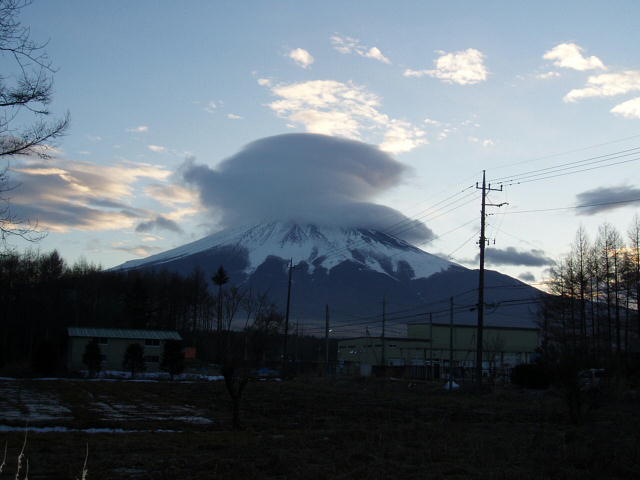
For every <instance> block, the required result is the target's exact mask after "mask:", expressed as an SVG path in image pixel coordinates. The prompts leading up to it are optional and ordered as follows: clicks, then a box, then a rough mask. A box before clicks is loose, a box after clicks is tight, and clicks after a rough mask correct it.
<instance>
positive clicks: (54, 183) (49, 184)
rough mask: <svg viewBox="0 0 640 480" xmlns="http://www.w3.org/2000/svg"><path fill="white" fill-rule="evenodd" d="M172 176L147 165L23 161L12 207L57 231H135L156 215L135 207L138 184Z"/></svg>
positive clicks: (17, 168)
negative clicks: (142, 222)
mask: <svg viewBox="0 0 640 480" xmlns="http://www.w3.org/2000/svg"><path fill="white" fill-rule="evenodd" d="M170 175H171V172H170V171H169V170H167V169H166V168H164V167H160V166H156V165H151V164H146V163H132V162H123V163H121V164H119V165H112V166H102V165H97V164H94V163H89V162H78V161H70V160H67V159H62V158H52V159H50V160H47V161H46V162H42V161H38V160H36V159H33V158H21V159H19V161H18V162H17V163H16V164H15V165H14V167H13V168H12V178H13V179H14V180H15V182H16V184H17V185H18V186H17V188H15V190H13V191H12V198H11V208H12V212H13V213H14V214H15V215H17V216H18V217H20V218H24V219H31V220H32V221H34V222H35V221H37V222H38V223H39V225H40V226H41V227H43V228H46V229H47V230H49V231H52V232H66V231H68V230H69V229H72V228H73V229H79V230H94V231H96V230H116V229H120V228H130V227H132V226H133V225H134V224H135V223H136V222H139V221H140V219H142V218H149V217H150V216H151V214H152V212H149V211H148V210H145V209H141V208H137V207H135V206H133V205H132V204H131V201H132V200H133V199H134V198H135V194H136V188H137V187H136V184H137V183H138V182H140V181H141V180H145V181H148V180H155V181H165V180H166V179H168V178H169V176H170Z"/></svg>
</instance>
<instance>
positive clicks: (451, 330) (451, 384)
mask: <svg viewBox="0 0 640 480" xmlns="http://www.w3.org/2000/svg"><path fill="white" fill-rule="evenodd" d="M452 388H453V297H449V390H451V389H452Z"/></svg>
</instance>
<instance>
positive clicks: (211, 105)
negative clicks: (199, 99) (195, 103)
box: [204, 100, 218, 113]
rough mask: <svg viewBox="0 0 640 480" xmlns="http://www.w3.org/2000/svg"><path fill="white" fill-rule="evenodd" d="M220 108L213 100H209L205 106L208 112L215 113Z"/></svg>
mask: <svg viewBox="0 0 640 480" xmlns="http://www.w3.org/2000/svg"><path fill="white" fill-rule="evenodd" d="M217 109H218V105H217V104H216V102H214V101H213V100H211V101H209V102H208V103H207V105H206V106H205V107H204V111H205V112H207V113H214V112H215V111H216V110H217Z"/></svg>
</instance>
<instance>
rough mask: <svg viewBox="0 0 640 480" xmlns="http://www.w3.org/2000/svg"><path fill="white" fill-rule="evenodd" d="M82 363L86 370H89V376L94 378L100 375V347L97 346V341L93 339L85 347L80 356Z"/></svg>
mask: <svg viewBox="0 0 640 480" xmlns="http://www.w3.org/2000/svg"><path fill="white" fill-rule="evenodd" d="M82 363H84V364H85V365H86V366H87V370H89V375H90V376H92V377H94V376H95V375H97V374H98V373H100V369H101V366H102V353H101V352H100V345H98V340H97V339H95V338H94V339H93V340H91V341H90V342H89V343H87V346H86V347H84V353H83V354H82Z"/></svg>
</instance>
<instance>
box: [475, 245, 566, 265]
mask: <svg viewBox="0 0 640 480" xmlns="http://www.w3.org/2000/svg"><path fill="white" fill-rule="evenodd" d="M477 258H478V257H477V256H476V259H477ZM485 261H486V262H487V263H488V264H489V265H523V266H527V267H542V266H545V265H553V264H554V263H555V261H554V260H553V259H552V258H549V257H547V256H546V254H545V253H544V251H543V250H536V249H533V250H530V251H528V252H527V251H518V250H517V249H516V248H514V247H507V248H505V249H500V248H487V250H486V251H485Z"/></svg>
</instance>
